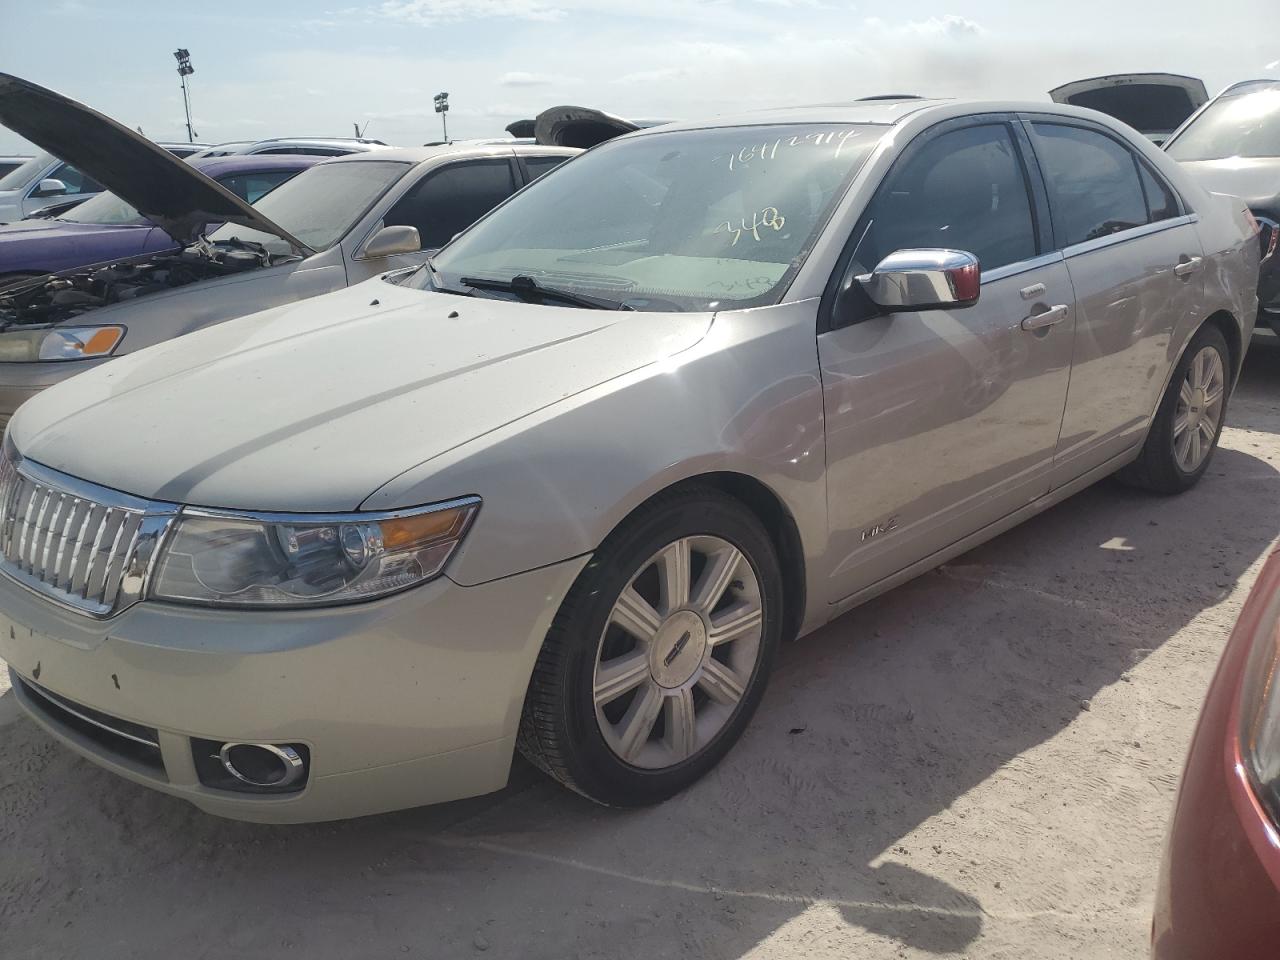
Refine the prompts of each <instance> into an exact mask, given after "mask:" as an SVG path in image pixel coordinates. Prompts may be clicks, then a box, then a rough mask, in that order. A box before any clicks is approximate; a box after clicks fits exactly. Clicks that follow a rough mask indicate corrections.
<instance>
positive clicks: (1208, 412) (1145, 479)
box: [1118, 324, 1231, 494]
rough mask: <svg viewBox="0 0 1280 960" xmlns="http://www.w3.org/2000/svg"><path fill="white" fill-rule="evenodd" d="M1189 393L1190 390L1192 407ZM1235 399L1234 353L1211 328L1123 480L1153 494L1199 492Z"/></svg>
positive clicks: (1198, 340)
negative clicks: (1203, 385) (1200, 385)
mask: <svg viewBox="0 0 1280 960" xmlns="http://www.w3.org/2000/svg"><path fill="white" fill-rule="evenodd" d="M1215 355H1216V356H1215ZM1215 361H1216V362H1215ZM1193 365H1194V366H1195V369H1193ZM1209 368H1212V369H1209ZM1215 371H1216V372H1215ZM1200 379H1204V380H1205V381H1206V383H1207V384H1208V389H1207V390H1206V392H1205V393H1203V394H1200V393H1197V392H1196V390H1195V389H1194V388H1195V386H1196V385H1197V384H1198V382H1199V380H1200ZM1184 389H1188V390H1190V403H1188V402H1187V397H1186V395H1184V392H1183V391H1184ZM1215 395H1216V400H1215ZM1230 396H1231V352H1230V350H1228V349H1227V341H1226V340H1225V339H1223V336H1222V332H1221V331H1220V330H1218V328H1217V327H1215V326H1212V325H1210V324H1206V325H1205V326H1203V327H1201V328H1200V329H1199V330H1197V331H1196V333H1195V336H1193V337H1192V338H1191V342H1190V343H1189V344H1187V349H1186V350H1184V351H1183V353H1182V357H1181V359H1179V361H1178V365H1177V367H1175V368H1174V371H1173V376H1172V377H1171V378H1170V380H1169V386H1168V387H1167V388H1166V390H1165V394H1164V397H1163V399H1161V401H1160V408H1159V409H1158V410H1157V411H1156V416H1155V419H1154V420H1153V421H1152V422H1151V429H1150V430H1149V431H1148V433H1147V439H1146V442H1145V443H1143V445H1142V452H1141V453H1140V454H1139V455H1138V459H1137V460H1135V461H1134V462H1133V463H1132V464H1130V465H1129V466H1127V467H1125V468H1124V469H1123V470H1122V471H1120V473H1119V474H1118V476H1119V478H1120V479H1121V480H1123V481H1124V482H1126V483H1129V484H1131V485H1133V486H1136V487H1141V488H1143V489H1145V490H1150V491H1152V492H1154V493H1164V494H1173V493H1181V492H1183V491H1184V490H1189V489H1191V488H1192V487H1194V486H1195V485H1196V483H1197V482H1198V481H1199V480H1200V478H1201V477H1202V476H1203V475H1204V472H1205V470H1207V469H1208V468H1209V461H1210V460H1212V459H1213V451H1214V450H1215V449H1217V446H1218V438H1219V437H1220V436H1221V435H1222V425H1223V424H1224V423H1225V422H1226V419H1227V400H1228V398H1229V397H1230ZM1184 424H1185V426H1184ZM1179 428H1181V430H1180V429H1179ZM1192 444H1195V445H1196V446H1195V449H1194V450H1192V449H1191V445H1192ZM1181 451H1185V452H1181ZM1191 453H1195V454H1196V456H1194V457H1192V456H1190V454H1191Z"/></svg>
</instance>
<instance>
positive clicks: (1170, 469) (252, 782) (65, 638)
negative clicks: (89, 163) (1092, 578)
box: [0, 100, 1259, 821]
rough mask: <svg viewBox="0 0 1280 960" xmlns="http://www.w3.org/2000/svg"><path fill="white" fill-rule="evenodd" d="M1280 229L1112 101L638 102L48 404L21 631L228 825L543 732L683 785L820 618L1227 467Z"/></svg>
mask: <svg viewBox="0 0 1280 960" xmlns="http://www.w3.org/2000/svg"><path fill="white" fill-rule="evenodd" d="M346 163H347V161H334V162H333V163H332V165H330V164H327V163H326V164H321V165H320V166H318V167H315V168H313V170H311V171H308V172H306V173H303V174H301V175H300V176H299V177H298V178H297V179H296V180H294V181H291V182H290V184H286V185H285V186H283V187H281V188H280V191H283V190H287V189H288V188H289V187H290V186H291V185H292V184H294V183H298V182H300V181H301V180H302V179H304V178H305V177H307V176H309V175H311V174H313V173H314V172H315V171H320V170H325V169H337V168H339V167H340V166H342V165H343V164H346ZM280 191H277V193H279V192H280ZM270 196H271V195H269V196H268V198H267V199H270ZM264 203H265V201H264ZM1258 256H1259V252H1258V246H1257V237H1256V225H1255V224H1254V223H1253V222H1252V221H1251V220H1250V219H1249V217H1248V215H1247V211H1246V210H1245V207H1244V204H1243V203H1242V202H1241V201H1239V200H1236V199H1227V198H1223V197H1215V196H1212V195H1210V194H1208V193H1207V192H1206V191H1204V190H1203V189H1201V188H1200V187H1198V186H1197V185H1196V184H1195V183H1194V181H1192V180H1191V179H1190V178H1189V177H1188V176H1187V175H1186V173H1185V171H1183V170H1182V169H1181V168H1180V167H1179V166H1178V165H1177V164H1176V163H1174V162H1173V161H1172V160H1171V159H1170V158H1169V157H1168V156H1167V155H1165V154H1163V153H1161V152H1160V151H1159V150H1158V149H1156V148H1155V147H1154V146H1153V145H1152V144H1151V143H1150V142H1149V141H1147V140H1145V139H1144V138H1143V137H1142V136H1141V135H1140V134H1138V133H1136V132H1135V131H1133V130H1132V129H1131V128H1129V127H1126V126H1125V125H1123V124H1121V123H1118V122H1116V121H1113V120H1110V119H1109V118H1106V117H1102V116H1101V115H1099V114H1097V113H1095V112H1093V111H1088V110H1078V109H1075V108H1071V107H1064V106H1057V105H1052V104H1044V103H972V102H964V101H930V100H911V101H895V102H890V101H882V102H867V103H854V104H830V105H826V106H821V107H806V108H795V109H787V110H774V111H762V112H755V113H749V114H745V115H740V116H731V117H718V118H715V119H713V120H709V121H706V122H702V123H682V124H671V125H667V126H663V127H655V128H652V129H649V130H640V131H635V132H632V133H629V134H627V135H624V136H621V137H618V138H616V139H612V140H610V141H608V142H606V143H603V144H601V145H599V146H597V147H594V148H593V149H591V150H589V151H587V152H586V153H584V154H582V155H581V156H580V157H578V158H577V159H575V160H573V161H572V162H570V163H566V164H562V165H561V166H559V167H557V168H556V169H554V170H552V171H551V172H549V173H547V174H545V175H544V176H542V177H540V178H538V180H537V181H535V182H534V183H532V184H530V185H529V186H528V187H527V188H526V189H524V190H522V191H520V192H519V193H517V194H516V195H514V196H513V197H511V198H510V199H509V200H507V201H506V202H505V203H504V204H502V205H500V206H498V207H497V208H496V209H494V210H493V211H492V212H491V213H489V214H488V215H487V216H485V217H484V218H482V219H481V220H479V221H478V222H477V223H476V224H475V225H473V226H472V227H470V228H469V229H468V230H466V231H465V232H463V234H462V235H461V236H459V237H457V238H455V239H454V240H453V242H451V243H450V244H449V245H448V246H447V247H445V248H444V249H443V250H442V251H440V252H439V253H438V254H437V255H436V256H435V257H433V258H432V259H430V260H428V261H426V262H425V263H424V264H423V265H421V266H420V267H417V268H406V269H404V270H399V271H393V272H386V273H383V274H382V275H380V276H378V277H374V278H372V279H370V280H368V281H366V282H365V283H362V284H359V285H357V286H353V287H351V288H350V289H347V290H342V291H338V292H336V293H331V294H329V295H327V296H323V297H317V298H314V299H312V300H309V301H307V302H305V303H298V304H286V305H283V306H279V307H276V308H274V309H271V310H267V311H264V312H262V313H258V314H254V315H252V316H248V317H242V318H240V319H237V320H232V321H229V322H227V323H222V324H219V325H218V326H216V327H212V328H210V329H207V330H202V331H199V332H197V333H195V334H192V335H191V336H189V337H183V338H180V339H178V340H174V341H172V342H169V343H165V344H161V345H158V346H156V347H153V348H151V349H148V350H142V351H139V352H137V353H135V354H133V355H131V356H128V357H123V358H121V359H120V360H117V361H114V362H113V363H111V364H108V365H106V366H103V367H100V368H98V369H95V370H91V371H90V372H88V373H86V374H85V375H84V376H80V377H75V378H73V379H71V380H69V381H68V382H67V383H64V384H60V385H59V386H57V387H56V388H54V389H52V390H49V391H46V392H45V393H43V394H41V395H40V396H38V397H36V398H35V399H33V400H32V401H31V402H30V403H28V404H26V405H25V406H24V407H23V408H22V409H21V410H19V411H18V413H17V414H16V415H15V416H14V418H13V420H12V421H11V422H10V424H9V429H8V433H7V437H6V440H5V444H4V451H3V452H4V455H3V457H0V657H2V658H3V659H4V660H5V661H6V662H7V663H8V664H9V667H10V670H11V678H12V686H13V692H14V695H15V697H16V699H17V700H18V702H19V703H20V704H22V705H23V707H24V708H25V709H26V710H27V711H28V712H29V714H30V715H31V716H32V717H33V718H34V719H35V720H36V722H38V723H39V724H41V725H42V726H43V727H44V728H46V729H47V730H49V731H51V732H52V733H53V734H54V735H56V736H57V737H59V738H60V739H62V740H63V741H64V742H65V743H68V744H70V745H71V746H72V747H73V748H74V749H75V750H77V751H79V752H80V753H82V754H83V755H85V756H87V757H89V758H90V759H92V760H93V762H95V763H97V764H100V765H102V766H104V767H107V768H109V769H111V770H114V771H116V772H117V773H119V774H121V775H122V776H125V777H129V778H130V779H132V780H135V781H136V782H138V783H142V784H145V785H147V786H149V787H152V788H154V789H156V790H160V791H164V792H167V793H169V794H172V795H175V796H178V797H182V798H185V799H187V800H189V801H191V802H192V803H195V804H196V805H198V806H200V807H202V808H203V809H205V810H208V811H212V812H215V813H219V814H222V815H225V816H231V817H239V818H244V819H250V820H264V821H301V820H320V819H331V818H338V817H347V816H354V815H357V814H365V813H373V812H375V811H380V810H389V809H394V808H397V807H405V806H411V805H415V804H421V803H427V802H432V801H440V800H451V799H456V798H459V797H464V796H469V795H473V794H478V793H483V792H485V791H489V790H495V789H497V788H499V787H501V786H502V785H503V784H504V783H505V782H506V779H507V775H508V771H509V770H510V768H511V762H512V756H513V753H514V751H515V750H516V749H517V748H518V749H520V750H521V751H522V752H523V753H524V754H525V755H526V756H527V757H529V758H530V759H531V760H532V761H533V762H534V763H535V764H536V765H537V766H539V767H540V768H541V769H542V770H544V771H546V772H548V773H550V774H551V775H552V776H554V777H556V778H557V779H559V780H561V781H562V782H564V783H565V784H568V785H569V786H571V787H573V788H574V789H576V790H578V791H579V792H581V793H583V794H585V795H587V796H588V797H591V798H594V799H595V800H598V801H600V802H603V803H608V804H621V805H632V804H642V803H652V802H657V801H660V800H662V799H664V798H665V797H669V796H671V795H672V794H674V793H675V792H676V791H678V790H681V789H683V788H684V787H686V786H688V785H689V784H691V783H692V782H693V781H694V780H696V779H697V778H698V777H700V776H702V775H703V774H705V773H707V772H708V771H709V770H710V769H711V768H712V767H713V766H714V765H715V764H716V763H717V762H718V761H719V760H720V759H721V758H723V757H725V756H726V754H727V753H728V751H729V749H730V747H731V746H732V745H733V743H734V741H735V740H736V739H737V737H738V736H739V735H740V734H741V733H742V731H743V729H744V728H745V727H746V725H747V723H748V721H749V719H750V717H751V714H752V711H753V710H754V709H755V707H756V705H757V704H758V703H759V702H760V698H761V696H762V694H763V692H764V687H765V683H766V681H767V678H768V675H769V670H770V665H771V663H772V661H773V658H774V655H775V653H776V651H777V649H778V645H779V643H780V641H781V640H782V639H783V638H784V637H789V636H795V635H798V634H804V633H808V632H810V631H812V630H815V629H817V628H818V627H820V626H822V625H823V624H825V623H827V622H828V621H830V620H831V619H832V618H834V617H835V616H837V615H839V614H840V613H842V612H844V611H846V610H848V609H850V608H851V607H853V606H855V605H857V604H858V603H860V602H862V601H863V600H866V599H868V598H870V597H872V596H874V595H876V594H878V593H880V592H882V591H884V590H887V589H889V588H891V587H893V586H895V585H896V584H899V583H902V582H904V581H906V580H907V579H909V578H911V577H912V576H914V575H916V574H918V573H921V572H922V571H925V570H927V569H929V568H931V567H933V566H936V565H937V564H939V563H942V562H944V561H946V560H947V559H949V558H951V557H954V556H956V555H958V554H960V553H961V552H963V551H965V550H967V549H969V548H970V547H972V546H974V545H976V544H978V543H980V542H981V541H983V540H985V539H987V538H989V537H991V536H994V535H995V534H996V533H998V532H1000V531H1003V530H1005V529H1008V528H1009V527H1011V526H1012V525H1014V524H1015V523H1017V522H1018V521H1020V520H1022V519H1023V518H1026V517H1028V516H1031V515H1032V514H1035V513H1036V512H1038V511H1040V510H1043V509H1045V508H1046V507H1048V506H1050V505H1051V504H1053V503H1056V502H1059V501H1061V500H1063V499H1064V498H1066V497H1068V496H1070V495H1072V494H1073V493H1075V492H1076V491H1078V490H1081V489H1083V488H1084V487H1086V486H1087V485H1088V484H1090V483H1093V482H1094V481H1096V480H1098V479H1101V478H1102V477H1105V476H1108V475H1110V474H1112V473H1115V472H1116V471H1119V470H1123V471H1124V473H1125V476H1126V477H1127V478H1128V480H1129V481H1130V482H1132V483H1135V484H1137V485H1140V486H1143V487H1146V488H1148V489H1153V490H1157V491H1161V492H1165V493H1174V492H1177V491H1181V490H1185V489H1188V488H1189V487H1191V486H1192V485H1194V484H1195V483H1196V482H1197V481H1198V479H1199V478H1200V477H1201V476H1202V475H1203V474H1204V472H1205V471H1206V469H1208V467H1209V464H1210V460H1211V457H1212V454H1213V450H1214V447H1215V445H1216V443H1217V440H1218V435H1219V431H1220V430H1221V427H1222V424H1223V422H1224V419H1225V411H1226V405H1227V402H1228V398H1229V396H1230V393H1231V387H1232V384H1233V383H1234V382H1235V378H1236V374H1237V372H1238V371H1239V369H1240V364H1241V362H1242V359H1243V351H1244V345H1245V344H1247V343H1248V337H1249V332H1250V328H1251V324H1252V322H1253V317H1254V314H1255V313H1256V310H1257V298H1256V294H1255V287H1256V284H1257V270H1258ZM1193 507H1194V504H1192V503H1188V504H1187V505H1186V508H1187V509H1192V508H1193ZM741 775H742V774H741V772H739V773H738V774H735V776H741ZM86 789H88V786H86Z"/></svg>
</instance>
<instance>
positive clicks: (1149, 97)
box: [1049, 73, 1209, 144]
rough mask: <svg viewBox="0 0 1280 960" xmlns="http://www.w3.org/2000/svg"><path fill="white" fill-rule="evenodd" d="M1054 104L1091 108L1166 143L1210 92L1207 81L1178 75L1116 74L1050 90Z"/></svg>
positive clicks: (1066, 84) (1206, 98)
mask: <svg viewBox="0 0 1280 960" xmlns="http://www.w3.org/2000/svg"><path fill="white" fill-rule="evenodd" d="M1049 96H1050V97H1052V98H1053V101H1054V103H1067V104H1071V105H1072V106H1075V107H1087V108H1088V109H1090V110H1097V111H1099V112H1100V113H1105V114H1106V115H1107V116H1109V117H1115V118H1116V119H1117V120H1120V121H1123V122H1124V123H1127V124H1129V126H1131V127H1133V129H1135V130H1137V131H1138V132H1139V133H1141V134H1142V135H1143V136H1145V137H1148V138H1149V139H1150V140H1151V141H1152V142H1153V143H1156V144H1160V143H1163V142H1164V141H1165V140H1166V139H1167V138H1168V136H1169V135H1170V134H1171V133H1173V131H1174V130H1176V129H1177V128H1178V127H1179V126H1180V125H1181V124H1182V122H1183V121H1184V120H1186V119H1187V117H1189V116H1191V115H1192V114H1193V113H1195V112H1196V110H1198V109H1199V108H1200V107H1201V106H1203V104H1204V103H1205V101H1206V100H1208V99H1209V92H1208V91H1207V90H1206V89H1205V86H1204V81H1203V80H1200V79H1197V78H1196V77H1184V76H1182V75H1180V74H1176V73H1114V74H1109V75H1108V76H1105V77H1090V78H1089V79H1087V80H1073V81H1072V82H1071V83H1064V84H1063V85H1062V86H1060V87H1055V88H1054V89H1052V90H1050V91H1049Z"/></svg>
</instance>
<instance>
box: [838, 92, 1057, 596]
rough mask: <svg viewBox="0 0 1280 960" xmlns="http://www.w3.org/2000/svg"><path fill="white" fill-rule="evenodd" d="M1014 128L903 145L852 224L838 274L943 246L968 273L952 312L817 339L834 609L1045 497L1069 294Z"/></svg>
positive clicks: (948, 129) (981, 128)
mask: <svg viewBox="0 0 1280 960" xmlns="http://www.w3.org/2000/svg"><path fill="white" fill-rule="evenodd" d="M1025 150H1026V141H1025V134H1023V133H1022V132H1021V131H1020V130H1019V128H1018V126H1017V125H1016V123H1015V122H1014V121H1013V120H1012V118H1007V119H1005V118H1001V119H996V120H994V121H993V118H990V117H985V118H983V119H982V120H981V121H977V122H975V121H964V122H960V123H959V124H957V123H956V122H954V121H953V122H951V123H948V124H945V125H942V126H941V127H939V128H934V130H933V131H929V132H926V133H925V134H923V135H922V136H921V137H920V138H917V140H916V141H914V142H913V143H912V144H910V145H909V146H908V148H907V150H906V151H905V152H904V155H903V156H902V157H901V158H900V159H899V160H898V162H897V163H896V164H895V165H894V166H893V168H892V169H891V170H890V171H889V174H888V175H887V176H886V178H885V181H884V183H883V184H882V185H881V186H880V188H879V190H878V192H877V194H876V196H875V198H874V199H873V200H872V202H871V204H870V205H869V207H868V208H867V212H866V213H865V214H864V216H863V218H862V220H861V222H860V223H859V224H858V226H857V227H855V232H854V236H855V237H858V238H859V239H858V241H857V246H856V248H855V249H854V251H853V253H852V263H851V264H850V267H849V269H850V270H852V271H854V272H857V273H863V272H866V271H868V270H870V269H871V268H872V267H874V266H875V265H876V264H877V263H878V262H879V261H880V260H881V259H882V258H883V257H884V256H886V255H887V254H889V253H892V252H894V251H895V250H902V249H911V248H922V247H947V248H951V249H957V250H965V251H968V252H970V253H973V254H975V255H976V256H977V257H978V259H979V262H980V264H981V266H982V291H981V296H980V298H979V300H978V303H977V304H976V305H974V306H972V307H969V308H965V309H952V310H927V311H920V312H914V313H897V314H892V315H877V313H876V312H875V311H874V310H869V311H867V313H868V315H867V316H864V317H856V316H855V317H846V318H835V319H834V320H833V321H832V322H833V323H837V324H843V325H839V326H837V327H836V329H831V330H828V331H827V332H824V333H821V334H820V335H819V338H818V354H819V361H820V364H821V369H822V380H823V396H824V406H825V412H826V429H827V457H828V474H827V499H828V516H829V523H830V528H831V534H832V538H831V545H832V550H833V553H832V557H833V578H834V583H833V584H832V586H833V590H832V593H831V596H832V598H833V599H839V598H840V597H844V596H848V595H851V594H853V593H856V592H858V591H860V590H862V589H864V588H865V587H868V586H871V585H872V584H874V583H875V582H876V581H878V580H880V579H882V578H884V577H886V576H889V575H891V574H893V573H895V572H897V571H898V570H901V569H903V568H905V567H907V566H909V565H910V564H912V563H913V562H915V561H917V560H920V559H923V558H925V557H927V556H929V555H930V554H933V553H935V552H936V551H938V550H940V549H942V548H944V547H946V546H948V545H950V544H952V543H954V542H955V541H957V540H959V539H961V538H963V537H964V536H966V535H967V534H970V533H973V532H974V531H976V530H979V529H981V528H982V527H984V526H986V525H988V524H990V523H992V522H994V521H996V520H999V519H1000V518H1002V517H1004V516H1005V515H1007V514H1009V513H1011V512H1013V511H1014V510H1016V509H1017V508H1019V507H1021V506H1023V505H1025V504H1027V503H1029V502H1030V501H1032V500H1035V499H1036V498H1037V497H1040V496H1043V495H1044V494H1045V493H1046V492H1047V491H1048V489H1049V471H1050V468H1051V466H1052V463H1053V456H1054V449H1055V446H1056V444H1057V441H1058V431H1059V428H1060V426H1061V423H1062V410H1063V405H1064V403H1065V400H1066V395H1067V383H1068V379H1069V375H1070V365H1071V346H1072V327H1073V324H1074V300H1073V294H1072V290H1071V283H1070V280H1069V278H1068V275H1067V268H1066V266H1065V265H1064V263H1063V261H1062V257H1061V255H1060V254H1057V253H1054V252H1051V251H1050V250H1048V248H1049V247H1050V242H1049V233H1048V229H1047V223H1044V222H1043V221H1044V220H1045V219H1046V218H1045V216H1044V213H1043V196H1042V194H1040V193H1037V192H1035V191H1034V189H1033V188H1032V181H1031V180H1030V179H1029V177H1028V176H1027V168H1026V165H1025V163H1024V156H1023V155H1024V152H1025Z"/></svg>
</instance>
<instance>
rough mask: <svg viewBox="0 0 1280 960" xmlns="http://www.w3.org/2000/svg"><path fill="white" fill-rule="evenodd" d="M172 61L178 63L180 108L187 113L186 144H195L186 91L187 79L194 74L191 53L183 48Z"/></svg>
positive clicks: (174, 55)
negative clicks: (180, 88)
mask: <svg viewBox="0 0 1280 960" xmlns="http://www.w3.org/2000/svg"><path fill="white" fill-rule="evenodd" d="M173 59H175V60H177V61H178V76H179V78H181V80H182V106H183V107H184V108H185V109H186V111H187V143H195V142H196V134H195V131H194V130H192V129H191V94H190V93H189V92H188V91H187V77H189V76H191V74H193V73H195V72H196V68H195V67H193V66H192V65H191V52H190V51H189V50H187V49H186V48H185V47H184V48H182V49H179V50H175V51H174V52H173Z"/></svg>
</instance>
